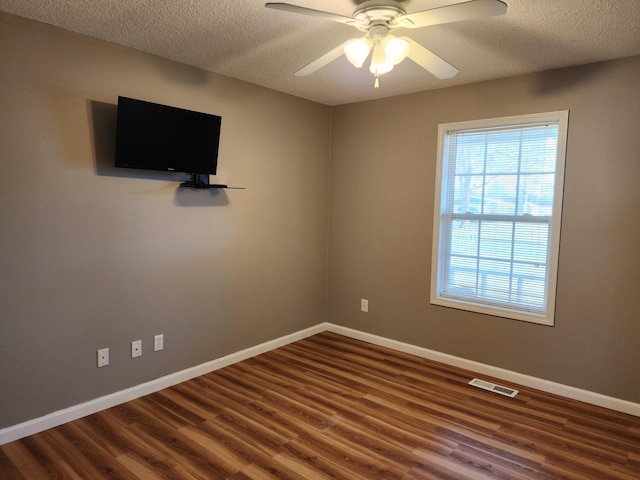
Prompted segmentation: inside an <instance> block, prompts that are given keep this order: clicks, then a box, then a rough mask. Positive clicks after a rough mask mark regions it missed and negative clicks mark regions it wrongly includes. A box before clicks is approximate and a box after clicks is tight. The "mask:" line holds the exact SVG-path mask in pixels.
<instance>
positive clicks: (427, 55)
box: [402, 37, 458, 79]
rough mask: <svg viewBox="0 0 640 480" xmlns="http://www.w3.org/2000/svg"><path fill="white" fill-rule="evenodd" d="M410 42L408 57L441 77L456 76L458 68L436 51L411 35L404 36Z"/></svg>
mask: <svg viewBox="0 0 640 480" xmlns="http://www.w3.org/2000/svg"><path fill="white" fill-rule="evenodd" d="M402 39H403V40H406V41H407V42H409V53H408V55H407V57H409V58H410V59H411V60H413V61H414V62H416V63H417V64H418V65H420V66H421V67H422V68H424V69H425V70H427V71H429V72H431V73H433V74H434V75H435V76H436V77H438V78H440V79H445V78H451V77H455V76H456V74H457V73H458V69H457V68H456V67H454V66H453V65H451V64H450V63H448V62H445V61H444V60H443V59H441V58H440V57H439V56H437V55H436V54H435V53H433V52H432V51H430V50H427V49H426V48H424V47H423V46H422V45H420V44H419V43H418V42H416V41H415V40H412V39H411V38H409V37H402Z"/></svg>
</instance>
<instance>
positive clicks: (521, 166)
mask: <svg viewBox="0 0 640 480" xmlns="http://www.w3.org/2000/svg"><path fill="white" fill-rule="evenodd" d="M568 118H569V112H568V111H561V112H551V113H544V114H536V115H523V116H517V117H506V118H498V119H491V120H480V121H472V122H460V123H448V124H442V125H440V127H439V129H438V164H437V174H436V198H435V215H434V228H433V232H434V234H433V240H434V242H433V262H432V274H431V277H432V278H431V303H433V304H436V305H443V306H447V307H453V308H460V309H464V310H470V311H473V312H480V313H486V314H489V315H497V316H501V317H507V318H513V319H516V320H526V321H530V322H535V323H540V324H545V325H553V322H554V313H555V296H556V277H557V269H558V250H559V247H560V212H561V208H562V188H563V181H564V155H565V145H566V136H567V124H568Z"/></svg>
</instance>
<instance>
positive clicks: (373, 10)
mask: <svg viewBox="0 0 640 480" xmlns="http://www.w3.org/2000/svg"><path fill="white" fill-rule="evenodd" d="M406 14H407V12H406V10H405V9H404V8H403V7H402V6H400V4H397V3H396V2H389V1H386V2H385V1H382V2H379V1H375V0H372V1H369V2H365V3H364V4H362V6H361V7H360V8H358V9H357V10H356V11H355V12H353V18H354V19H355V20H356V24H355V27H356V28H357V29H358V30H361V31H363V32H368V31H369V29H371V28H373V27H374V26H378V25H383V26H385V27H386V28H387V32H389V31H392V30H395V29H396V28H398V27H400V26H401V24H400V23H399V22H397V21H396V19H397V18H398V17H401V16H404V15H406Z"/></svg>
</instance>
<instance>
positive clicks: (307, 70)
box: [295, 40, 348, 77]
mask: <svg viewBox="0 0 640 480" xmlns="http://www.w3.org/2000/svg"><path fill="white" fill-rule="evenodd" d="M347 42H348V40H347ZM347 42H344V43H342V44H340V45H338V46H337V47H336V48H334V49H333V50H331V51H329V52H327V53H325V54H324V55H322V56H321V57H320V58H318V59H316V60H314V61H313V62H311V63H310V64H309V65H307V66H306V67H302V68H301V69H300V70H298V71H297V72H296V73H295V76H296V77H304V76H306V75H311V74H312V73H314V72H316V71H318V70H320V69H321V68H322V67H324V66H326V65H329V64H330V63H331V62H333V61H334V60H336V59H337V58H340V56H341V55H343V54H344V46H345V45H346V43H347Z"/></svg>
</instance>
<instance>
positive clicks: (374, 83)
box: [373, 72, 380, 88]
mask: <svg viewBox="0 0 640 480" xmlns="http://www.w3.org/2000/svg"><path fill="white" fill-rule="evenodd" d="M373 88H380V81H379V80H378V72H376V79H375V81H374V82H373Z"/></svg>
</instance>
